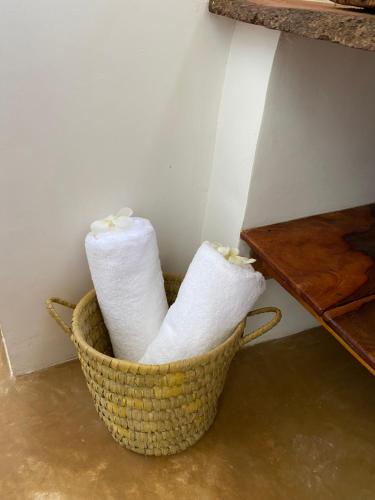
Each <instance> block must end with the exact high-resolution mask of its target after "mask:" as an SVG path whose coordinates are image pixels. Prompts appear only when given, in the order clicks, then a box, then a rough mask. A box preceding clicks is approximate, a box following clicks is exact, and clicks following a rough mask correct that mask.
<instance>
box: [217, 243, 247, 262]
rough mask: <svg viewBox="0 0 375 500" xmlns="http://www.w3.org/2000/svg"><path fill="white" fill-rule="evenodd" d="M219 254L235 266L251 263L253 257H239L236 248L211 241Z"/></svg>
mask: <svg viewBox="0 0 375 500" xmlns="http://www.w3.org/2000/svg"><path fill="white" fill-rule="evenodd" d="M211 246H213V247H214V248H215V249H216V250H217V251H218V252H219V253H221V255H222V256H223V257H224V258H225V259H227V261H229V262H230V263H231V264H235V265H237V266H243V265H248V264H253V263H254V262H255V259H247V258H246V257H241V256H240V255H239V253H240V252H239V250H238V248H231V247H225V246H223V245H222V244H221V243H217V242H213V243H211Z"/></svg>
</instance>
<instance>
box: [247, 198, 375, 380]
mask: <svg viewBox="0 0 375 500" xmlns="http://www.w3.org/2000/svg"><path fill="white" fill-rule="evenodd" d="M242 239H243V240H244V241H246V242H247V243H248V244H249V246H250V247H251V249H252V250H253V252H254V254H255V256H256V257H257V258H259V259H260V261H261V265H262V267H263V269H264V270H266V272H267V273H268V274H269V275H270V276H271V277H273V278H275V279H276V280H277V281H279V283H281V285H283V286H284V288H286V290H288V291H289V292H290V293H291V294H292V295H293V296H294V297H295V298H296V299H297V300H299V302H300V303H301V304H303V305H304V306H305V307H306V309H308V310H309V311H310V312H311V313H312V314H313V315H314V316H315V317H316V318H318V320H319V321H320V322H321V323H322V324H323V325H324V326H325V327H326V328H327V330H329V331H330V332H331V333H333V334H334V335H335V336H336V337H337V338H338V339H339V340H340V342H341V343H342V344H344V345H345V347H347V349H348V350H349V351H350V352H352V354H354V355H355V356H356V357H357V359H359V360H360V361H361V362H362V363H363V364H364V365H365V366H366V367H367V368H368V369H369V370H370V371H371V372H372V373H374V374H375V205H366V206H363V207H356V208H351V209H347V210H341V211H338V212H330V213H327V214H322V215H316V216H312V217H306V218H303V219H297V220H293V221H289V222H284V223H280V224H273V225H270V226H265V227H261V228H256V229H250V230H246V231H243V233H242Z"/></svg>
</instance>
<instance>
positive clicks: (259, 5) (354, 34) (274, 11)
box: [209, 0, 375, 51]
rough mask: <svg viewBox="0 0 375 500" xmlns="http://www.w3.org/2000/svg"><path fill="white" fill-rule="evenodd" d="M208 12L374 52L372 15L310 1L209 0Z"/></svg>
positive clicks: (340, 6)
mask: <svg viewBox="0 0 375 500" xmlns="http://www.w3.org/2000/svg"><path fill="white" fill-rule="evenodd" d="M209 9H210V11H211V12H212V13H214V14H218V15H221V16H226V17H230V18H231V19H236V20H238V21H243V22H245V23H249V24H257V25H260V26H264V27H266V28H270V29H276V30H280V31H285V32H288V33H294V34H296V35H299V36H303V37H306V38H312V39H318V40H327V41H330V42H334V43H339V44H341V45H345V46H347V47H353V48H357V49H364V50H370V51H375V14H371V13H369V12H370V11H365V10H363V9H358V8H355V7H346V6H342V5H337V4H334V3H332V2H315V1H311V0H210V4H209Z"/></svg>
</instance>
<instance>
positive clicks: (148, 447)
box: [47, 274, 281, 455]
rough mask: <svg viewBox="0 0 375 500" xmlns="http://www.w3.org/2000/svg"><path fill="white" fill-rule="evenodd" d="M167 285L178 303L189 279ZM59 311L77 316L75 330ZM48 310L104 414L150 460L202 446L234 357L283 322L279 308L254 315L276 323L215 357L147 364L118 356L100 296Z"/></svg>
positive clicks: (238, 336)
mask: <svg viewBox="0 0 375 500" xmlns="http://www.w3.org/2000/svg"><path fill="white" fill-rule="evenodd" d="M164 278H165V289H166V292H167V298H168V302H169V304H171V303H173V302H174V300H175V298H176V295H177V292H178V289H179V286H180V283H181V278H180V277H177V276H173V275H168V274H166V275H165V276H164ZM54 304H61V305H64V306H67V307H69V308H71V309H74V312H73V320H72V326H71V327H69V326H68V325H67V324H66V323H65V322H64V321H63V320H62V319H61V318H60V316H59V315H58V313H57V312H56V310H55V309H54ZM47 307H48V310H49V312H50V313H51V315H52V316H53V317H54V318H55V319H56V321H57V322H58V323H59V324H60V325H61V326H62V328H63V329H64V330H65V331H66V333H68V334H69V336H70V338H71V340H72V341H73V343H74V345H75V346H76V348H77V352H78V357H79V360H80V362H81V365H82V370H83V373H84V375H85V377H86V382H87V386H88V388H89V391H90V393H91V396H92V398H93V400H94V403H95V407H96V410H97V412H98V413H99V416H100V418H101V419H102V420H103V422H104V423H105V425H106V427H107V428H108V430H109V431H110V433H111V434H112V436H113V438H114V439H115V440H116V441H118V442H119V443H120V444H121V445H122V446H125V447H126V448H129V449H130V450H132V451H135V452H137V453H141V454H144V455H171V454H174V453H178V452H180V451H182V450H185V449H186V448H188V447H189V446H191V445H192V444H194V443H195V442H196V441H198V439H199V438H200V437H201V436H202V435H203V434H204V433H205V432H206V430H207V429H208V428H209V427H210V425H211V423H212V422H213V420H214V418H215V415H216V410H217V403H218V398H219V396H220V394H221V392H222V389H223V385H224V382H225V377H226V374H227V371H228V368H229V365H230V362H231V360H232V358H233V356H234V355H235V354H236V352H237V351H238V349H239V348H240V347H241V346H242V345H245V344H247V343H248V342H249V341H251V340H253V339H255V338H256V337H259V336H260V335H262V334H263V333H265V332H267V331H268V330H270V329H271V328H273V327H274V326H275V325H276V324H277V323H278V322H279V321H280V318H281V313H280V311H279V309H277V308H275V307H266V308H263V309H258V310H256V311H252V312H251V313H249V316H252V315H255V314H260V313H267V312H273V313H275V316H274V318H273V319H272V320H271V321H269V322H268V323H266V324H265V325H264V326H262V327H260V328H258V329H257V330H255V331H254V332H253V333H250V334H246V335H243V334H244V329H245V321H242V322H241V323H240V324H239V325H238V326H237V328H236V329H235V330H234V332H233V334H232V335H231V336H230V337H229V338H228V339H227V340H226V341H225V342H224V343H222V344H221V345H220V346H218V347H216V348H215V349H213V350H212V351H210V352H208V353H207V354H203V355H201V356H196V357H194V358H191V359H187V360H184V361H177V362H174V363H170V364H163V365H142V364H138V363H134V362H131V361H125V360H119V359H115V358H114V357H113V352H112V346H111V342H110V339H109V336H108V332H107V329H106V327H105V325H104V322H103V318H102V315H101V312H100V309H99V305H98V302H97V300H96V295H95V291H94V290H92V291H90V292H89V293H88V294H86V295H85V296H84V297H83V298H82V299H81V300H80V302H79V303H78V305H77V306H75V305H74V304H70V303H69V302H66V301H65V300H62V299H59V298H56V297H53V298H51V299H49V300H47Z"/></svg>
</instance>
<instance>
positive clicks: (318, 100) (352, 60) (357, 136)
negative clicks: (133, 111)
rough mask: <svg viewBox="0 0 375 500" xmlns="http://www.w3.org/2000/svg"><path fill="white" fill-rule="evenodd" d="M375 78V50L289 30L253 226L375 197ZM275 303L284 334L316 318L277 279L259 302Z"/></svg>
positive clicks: (250, 218)
mask: <svg viewBox="0 0 375 500" xmlns="http://www.w3.org/2000/svg"><path fill="white" fill-rule="evenodd" d="M374 81H375V58H374V57H373V54H372V53H371V52H365V51H361V50H354V49H349V48H344V47H341V46H339V45H334V44H332V43H327V42H322V41H317V40H307V39H303V38H298V37H295V36H293V35H285V34H283V35H282V36H281V38H280V43H279V46H278V49H277V52H276V56H275V60H274V66H273V70H272V74H271V81H270V85H269V91H268V96H267V101H266V105H265V110H264V115H263V122H262V127H261V131H260V135H259V141H258V146H257V151H256V157H255V162H254V167H253V171H252V179H251V184H250V193H249V199H248V206H247V209H246V216H245V220H244V224H243V225H244V227H245V228H246V227H256V226H261V225H264V224H270V223H274V222H281V221H284V220H289V219H295V218H298V217H303V216H307V215H312V214H316V213H322V212H327V211H330V210H336V209H342V208H346V207H351V206H355V205H360V204H365V203H369V202H373V201H375V160H374V146H373V143H374V117H375V100H374V99H373V98H372V95H373V90H374ZM282 251H283V249H282V248H280V252H282ZM270 303H274V304H275V305H277V304H282V305H283V307H282V308H283V313H284V319H283V321H282V323H281V324H280V326H279V327H278V328H277V329H275V331H274V334H275V335H276V336H278V335H284V334H291V333H293V332H298V331H300V330H303V329H305V328H308V327H310V326H314V324H315V320H313V319H312V317H311V316H310V315H309V314H308V313H306V312H305V311H304V310H303V309H302V307H301V306H300V305H299V304H298V303H297V302H296V301H295V300H294V299H292V298H291V297H290V296H289V295H288V294H287V293H286V292H284V290H283V289H282V288H281V287H280V286H279V285H278V284H277V283H275V282H272V281H270V282H268V290H267V292H266V293H265V294H264V296H263V297H262V299H261V302H260V304H259V305H266V304H270Z"/></svg>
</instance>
